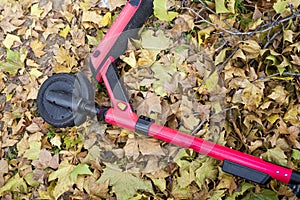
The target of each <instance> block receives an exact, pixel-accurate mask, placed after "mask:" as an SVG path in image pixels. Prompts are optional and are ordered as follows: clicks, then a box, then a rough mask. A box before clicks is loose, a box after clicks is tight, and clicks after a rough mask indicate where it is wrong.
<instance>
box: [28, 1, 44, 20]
mask: <svg viewBox="0 0 300 200" xmlns="http://www.w3.org/2000/svg"><path fill="white" fill-rule="evenodd" d="M43 12H44V10H43V9H40V8H39V4H38V3H36V4H33V5H32V6H31V8H30V15H31V16H36V17H41V14H42V13H43Z"/></svg>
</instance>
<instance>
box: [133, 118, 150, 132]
mask: <svg viewBox="0 0 300 200" xmlns="http://www.w3.org/2000/svg"><path fill="white" fill-rule="evenodd" d="M153 122H154V120H153V119H151V118H149V117H145V116H143V115H142V116H140V117H139V119H138V121H137V122H136V124H135V131H136V132H138V133H142V134H145V135H148V132H149V128H150V126H151V124H152V123H153Z"/></svg>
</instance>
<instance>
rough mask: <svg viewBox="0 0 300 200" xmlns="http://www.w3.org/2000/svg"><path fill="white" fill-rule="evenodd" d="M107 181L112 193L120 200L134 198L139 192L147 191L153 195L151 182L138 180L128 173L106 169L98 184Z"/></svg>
mask: <svg viewBox="0 0 300 200" xmlns="http://www.w3.org/2000/svg"><path fill="white" fill-rule="evenodd" d="M106 180H109V185H110V186H112V191H113V192H114V193H115V194H116V196H117V199H119V200H127V199H129V198H131V197H133V196H134V195H135V194H136V192H137V190H145V191H148V192H151V193H153V191H152V185H151V182H150V181H145V180H143V179H140V178H137V177H135V176H133V175H132V174H130V173H128V172H121V171H119V170H116V169H112V168H109V167H106V168H105V169H104V172H103V174H102V176H101V178H100V179H99V180H98V181H97V182H98V183H104V182H105V181H106Z"/></svg>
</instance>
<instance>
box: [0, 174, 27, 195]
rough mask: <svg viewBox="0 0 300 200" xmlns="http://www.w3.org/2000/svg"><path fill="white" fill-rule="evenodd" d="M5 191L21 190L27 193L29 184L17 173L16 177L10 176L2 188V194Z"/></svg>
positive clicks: (0, 191) (0, 192)
mask: <svg viewBox="0 0 300 200" xmlns="http://www.w3.org/2000/svg"><path fill="white" fill-rule="evenodd" d="M5 191H19V192H22V193H27V185H26V183H25V181H24V180H23V178H21V177H20V175H19V174H18V173H17V174H16V175H15V176H14V177H12V178H10V179H9V180H8V181H7V182H6V184H5V185H4V186H2V187H1V188H0V196H2V193H3V192H5Z"/></svg>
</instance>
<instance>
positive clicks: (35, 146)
mask: <svg viewBox="0 0 300 200" xmlns="http://www.w3.org/2000/svg"><path fill="white" fill-rule="evenodd" d="M28 145H29V149H27V150H26V151H25V152H24V155H23V156H24V157H25V158H28V159H29V160H37V159H38V158H39V155H40V151H41V145H42V143H41V142H38V141H31V142H29V143H28Z"/></svg>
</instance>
